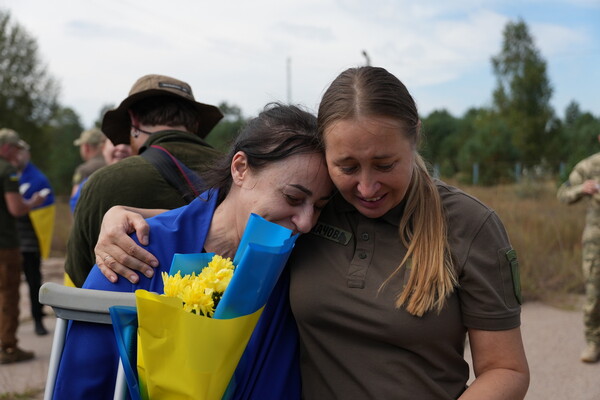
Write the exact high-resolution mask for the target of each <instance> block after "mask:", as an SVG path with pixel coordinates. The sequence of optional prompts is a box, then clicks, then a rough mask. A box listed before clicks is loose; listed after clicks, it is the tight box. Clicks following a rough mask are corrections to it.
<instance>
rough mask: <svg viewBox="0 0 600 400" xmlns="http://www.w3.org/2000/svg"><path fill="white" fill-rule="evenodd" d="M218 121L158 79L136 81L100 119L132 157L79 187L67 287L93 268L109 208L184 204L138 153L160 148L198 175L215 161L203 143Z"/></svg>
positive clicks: (171, 82) (216, 114)
mask: <svg viewBox="0 0 600 400" xmlns="http://www.w3.org/2000/svg"><path fill="white" fill-rule="evenodd" d="M221 118H223V114H221V111H220V110H219V109H218V108H217V107H215V106H212V105H208V104H203V103H200V102H198V101H196V99H195V98H194V95H193V92H192V88H191V87H190V85H188V84H187V83H185V82H183V81H180V80H178V79H175V78H171V77H168V76H163V75H146V76H143V77H141V78H140V79H138V80H137V81H136V82H135V83H134V85H133V87H132V88H131V90H130V92H129V96H128V97H127V98H125V100H123V101H122V102H121V104H119V106H118V107H117V108H116V109H114V110H111V111H108V112H107V113H106V114H105V115H104V118H103V120H102V132H104V134H105V135H106V136H107V137H108V139H109V140H110V141H111V142H112V143H113V144H115V145H118V144H122V143H126V144H130V145H131V149H132V153H133V156H132V157H128V158H126V159H124V160H122V161H120V162H118V163H116V164H113V165H109V166H106V167H104V168H102V169H100V170H98V171H97V172H96V173H94V174H93V175H92V176H90V178H89V179H88V180H87V181H86V184H85V185H84V186H83V189H82V192H81V196H80V199H79V201H78V203H77V208H76V210H75V215H74V221H73V227H72V229H71V233H70V237H69V240H68V243H67V255H66V260H65V272H66V276H65V283H66V284H67V285H73V286H78V287H80V286H81V285H82V284H83V282H84V281H85V278H86V277H87V275H88V273H89V271H90V270H91V268H92V266H93V265H94V264H95V263H96V259H95V255H94V246H95V245H96V241H97V239H98V233H99V231H100V225H101V222H102V217H103V216H104V213H105V212H106V211H107V210H108V209H109V208H110V207H112V206H115V205H123V206H130V207H140V208H161V209H173V208H177V207H180V206H183V205H185V204H187V200H186V199H185V198H184V197H182V195H181V192H180V191H179V190H178V189H177V188H175V187H174V186H173V185H172V184H171V183H169V181H168V180H167V179H165V177H164V176H163V175H162V173H161V172H160V171H159V169H158V168H157V167H155V166H154V164H153V163H151V162H150V161H149V160H148V159H147V158H146V157H144V156H143V153H144V152H145V151H147V149H149V148H151V147H152V148H159V149H160V150H161V151H162V152H165V153H167V154H168V155H169V157H170V158H172V159H174V160H176V161H177V162H178V163H180V164H182V165H183V167H184V168H185V169H187V168H189V170H191V171H194V172H196V173H199V172H201V171H203V170H204V169H205V168H206V167H207V166H208V165H210V164H211V163H212V161H213V160H214V159H215V158H216V157H217V156H218V155H219V153H218V152H217V151H216V150H214V149H213V148H212V147H210V146H209V145H208V144H207V143H206V142H205V141H204V140H203V139H204V137H206V135H207V134H208V133H209V132H210V131H211V129H212V128H213V127H214V126H215V125H216V124H217V123H218V122H219V121H220V120H221ZM148 153H151V151H148ZM107 262H109V260H107Z"/></svg>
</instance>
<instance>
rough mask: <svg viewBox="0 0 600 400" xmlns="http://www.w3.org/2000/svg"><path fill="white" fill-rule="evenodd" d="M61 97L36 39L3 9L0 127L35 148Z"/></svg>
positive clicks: (0, 31)
mask: <svg viewBox="0 0 600 400" xmlns="http://www.w3.org/2000/svg"><path fill="white" fill-rule="evenodd" d="M57 96H58V85H57V84H56V82H55V81H54V80H53V79H52V78H51V77H49V76H48V74H47V72H46V69H45V66H44V65H43V64H42V63H41V61H40V58H39V55H38V47H37V44H36V41H35V39H33V38H32V37H31V36H30V35H29V34H28V33H27V32H26V31H25V30H24V29H23V28H22V27H21V26H20V25H19V24H18V23H16V22H13V21H12V20H11V17H10V14H9V13H8V12H5V11H2V10H0V125H2V126H3V127H10V128H12V129H14V130H16V131H17V132H19V133H20V134H21V136H22V137H23V138H24V139H25V140H26V141H28V142H30V143H31V144H32V146H35V144H36V143H38V142H40V141H41V140H39V138H38V140H34V138H36V137H37V136H38V135H40V130H41V127H42V126H43V125H44V124H45V123H46V122H47V121H48V120H49V119H50V118H51V117H52V114H53V113H54V111H55V108H56V103H57V100H56V99H57Z"/></svg>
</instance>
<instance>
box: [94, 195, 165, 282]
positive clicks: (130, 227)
mask: <svg viewBox="0 0 600 400" xmlns="http://www.w3.org/2000/svg"><path fill="white" fill-rule="evenodd" d="M133 232H135V233H136V236H137V238H138V240H139V242H140V243H141V244H142V245H147V244H148V240H149V239H148V238H149V233H150V228H149V226H148V223H147V222H146V220H145V219H144V217H143V216H142V212H141V211H140V210H138V209H135V208H130V207H124V206H115V207H112V208H111V209H109V210H108V211H107V212H106V214H104V217H103V219H102V225H101V226H100V234H99V236H98V243H96V247H95V248H94V253H95V254H96V264H97V265H98V268H100V271H102V274H104V276H105V277H106V278H107V279H108V280H109V281H111V282H116V281H117V280H118V275H120V276H122V277H124V278H126V279H127V280H129V281H130V282H131V283H137V282H138V281H139V276H138V274H137V273H136V272H135V271H139V272H141V273H142V274H144V275H145V276H147V277H149V278H150V277H152V275H153V274H154V270H153V267H157V266H158V260H157V259H156V258H155V257H154V256H153V255H152V254H151V253H149V252H148V251H146V250H144V249H143V248H142V247H140V246H139V245H137V243H136V242H135V241H134V240H133V239H132V238H131V237H129V234H131V233H133Z"/></svg>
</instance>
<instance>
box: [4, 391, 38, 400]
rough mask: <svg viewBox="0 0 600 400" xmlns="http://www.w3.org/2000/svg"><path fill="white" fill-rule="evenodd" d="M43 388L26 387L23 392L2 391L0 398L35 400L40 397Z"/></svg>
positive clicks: (5, 399)
mask: <svg viewBox="0 0 600 400" xmlns="http://www.w3.org/2000/svg"><path fill="white" fill-rule="evenodd" d="M43 394H44V389H27V390H25V391H24V392H23V393H12V392H11V393H2V394H0V400H37V399H41V398H42V397H43Z"/></svg>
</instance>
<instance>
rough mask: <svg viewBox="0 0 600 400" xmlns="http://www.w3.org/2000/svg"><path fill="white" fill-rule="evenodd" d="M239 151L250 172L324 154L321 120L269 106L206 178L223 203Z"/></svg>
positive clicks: (284, 107) (294, 108)
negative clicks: (301, 156)
mask: <svg viewBox="0 0 600 400" xmlns="http://www.w3.org/2000/svg"><path fill="white" fill-rule="evenodd" d="M238 151H243V152H244V153H245V154H246V157H247V159H248V164H249V166H250V168H252V169H253V170H255V171H259V170H260V169H262V168H264V167H265V166H266V165H268V164H270V163H272V162H276V161H280V160H283V159H285V158H288V157H290V156H293V155H296V154H305V153H321V154H322V153H323V147H322V145H321V142H320V140H319V138H318V134H317V118H316V117H315V116H314V115H313V114H311V113H309V112H307V111H304V110H302V109H301V108H300V107H298V106H294V105H284V104H281V103H269V104H267V105H266V106H265V108H264V110H263V111H262V112H261V113H260V114H259V115H258V116H257V117H256V118H253V119H251V120H250V121H248V123H247V124H246V125H245V126H244V127H243V128H242V130H241V131H240V133H239V135H238V136H237V138H236V139H235V141H234V142H233V144H232V145H231V149H230V150H229V153H228V154H227V155H226V156H225V157H223V158H222V159H221V160H220V161H219V162H217V163H216V165H215V167H214V168H211V169H210V170H209V171H207V172H206V173H205V174H203V179H204V183H205V184H206V188H216V189H219V199H218V201H219V202H221V201H222V200H223V199H224V198H225V196H226V195H227V193H228V192H229V189H230V187H231V184H232V178H231V161H232V159H233V156H234V155H235V154H236V153H237V152H238Z"/></svg>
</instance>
